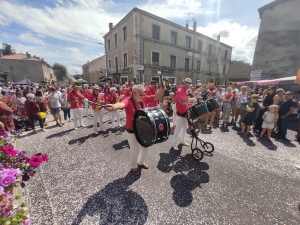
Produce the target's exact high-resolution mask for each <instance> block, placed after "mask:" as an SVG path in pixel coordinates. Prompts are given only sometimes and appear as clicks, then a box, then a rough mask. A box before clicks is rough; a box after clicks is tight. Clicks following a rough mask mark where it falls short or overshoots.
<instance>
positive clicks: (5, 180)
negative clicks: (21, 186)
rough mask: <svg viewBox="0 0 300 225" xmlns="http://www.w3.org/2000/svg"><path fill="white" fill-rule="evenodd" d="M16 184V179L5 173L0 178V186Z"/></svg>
mask: <svg viewBox="0 0 300 225" xmlns="http://www.w3.org/2000/svg"><path fill="white" fill-rule="evenodd" d="M15 182H16V177H15V176H12V175H10V174H7V173H3V174H2V175H1V176H0V185H2V186H4V187H8V186H9V185H10V184H11V183H15Z"/></svg>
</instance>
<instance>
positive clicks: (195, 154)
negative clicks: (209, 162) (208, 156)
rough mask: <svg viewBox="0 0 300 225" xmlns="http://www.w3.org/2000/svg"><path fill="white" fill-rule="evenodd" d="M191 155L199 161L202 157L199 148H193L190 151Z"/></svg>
mask: <svg viewBox="0 0 300 225" xmlns="http://www.w3.org/2000/svg"><path fill="white" fill-rule="evenodd" d="M192 155H193V158H194V159H195V160H199V161H200V160H201V159H203V152H202V151H201V150H200V149H199V148H194V149H193V151H192Z"/></svg>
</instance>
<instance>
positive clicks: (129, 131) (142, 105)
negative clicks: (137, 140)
mask: <svg viewBox="0 0 300 225" xmlns="http://www.w3.org/2000/svg"><path fill="white" fill-rule="evenodd" d="M130 100H131V102H132V104H133V107H134V110H135V112H136V111H138V110H137V107H136V105H135V103H134V100H133V99H132V98H130ZM140 104H141V107H142V109H143V108H144V103H143V102H141V103H140ZM126 131H127V132H128V133H130V134H133V133H134V131H133V130H129V129H126Z"/></svg>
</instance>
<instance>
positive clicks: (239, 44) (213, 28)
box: [197, 20, 258, 64]
mask: <svg viewBox="0 0 300 225" xmlns="http://www.w3.org/2000/svg"><path fill="white" fill-rule="evenodd" d="M197 31H198V32H200V33H203V34H205V35H207V36H209V37H212V38H214V39H216V37H217V35H218V34H220V33H221V42H223V43H225V44H227V45H230V46H232V47H233V52H232V57H231V58H232V59H233V60H244V61H246V62H248V63H251V64H252V59H253V55H254V50H255V44H256V39H257V34H258V28H249V27H248V26H245V25H244V26H243V25H240V24H238V23H236V22H231V21H229V20H222V21H219V22H217V23H209V24H208V25H207V26H205V27H198V28H197Z"/></svg>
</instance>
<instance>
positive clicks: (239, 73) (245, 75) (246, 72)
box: [228, 61, 251, 82]
mask: <svg viewBox="0 0 300 225" xmlns="http://www.w3.org/2000/svg"><path fill="white" fill-rule="evenodd" d="M250 72H251V65H250V64H249V63H245V62H243V61H232V62H231V63H230V67H229V75H228V81H229V82H238V81H247V80H249V76H250Z"/></svg>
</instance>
